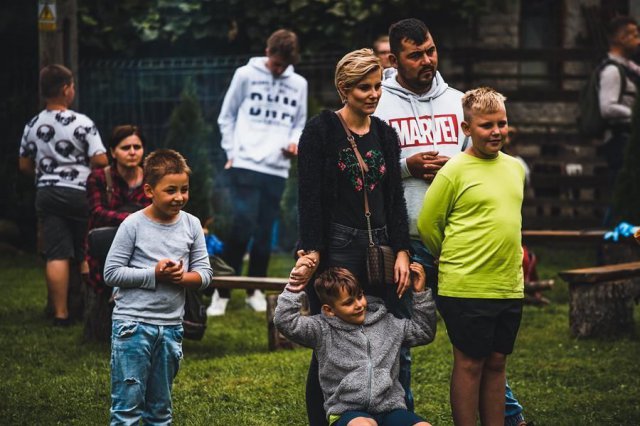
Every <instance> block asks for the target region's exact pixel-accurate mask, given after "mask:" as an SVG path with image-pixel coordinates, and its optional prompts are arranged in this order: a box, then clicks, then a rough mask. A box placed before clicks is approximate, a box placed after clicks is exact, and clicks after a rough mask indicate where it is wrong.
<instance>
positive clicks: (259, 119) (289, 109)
mask: <svg viewBox="0 0 640 426" xmlns="http://www.w3.org/2000/svg"><path fill="white" fill-rule="evenodd" d="M266 61H267V58H266V57H255V58H251V59H250V60H249V62H248V63H247V65H245V66H242V67H240V68H238V69H237V70H236V72H235V74H234V75H233V79H232V80H231V84H230V85H229V89H228V90H227V94H226V95H225V97H224V102H223V103H222V108H221V110H220V115H219V116H218V125H219V126H220V133H221V134H222V141H221V146H222V149H224V150H225V152H226V153H227V159H229V160H233V167H237V168H242V169H249V170H253V171H256V172H260V173H265V174H269V175H274V176H280V177H284V178H286V177H287V176H288V175H289V167H290V166H291V161H290V160H289V159H288V158H286V157H285V156H284V155H283V154H282V149H283V148H287V147H288V146H289V144H291V143H295V144H297V143H298V139H299V138H300V135H301V134H302V129H303V128H304V125H305V123H306V121H307V80H305V78H304V77H302V76H301V75H299V74H296V73H295V72H294V70H293V66H292V65H289V66H288V67H287V69H286V70H285V71H284V72H283V73H282V75H280V76H279V77H274V76H273V74H271V71H269V70H268V69H267V67H266V65H265V64H266Z"/></svg>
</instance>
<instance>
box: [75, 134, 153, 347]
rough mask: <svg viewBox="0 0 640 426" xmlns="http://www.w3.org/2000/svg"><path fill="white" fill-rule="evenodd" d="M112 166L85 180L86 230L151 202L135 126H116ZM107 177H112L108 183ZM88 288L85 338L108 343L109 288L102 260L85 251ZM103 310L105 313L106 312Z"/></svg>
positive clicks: (117, 220)
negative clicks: (144, 178)
mask: <svg viewBox="0 0 640 426" xmlns="http://www.w3.org/2000/svg"><path fill="white" fill-rule="evenodd" d="M109 153H110V154H111V155H110V156H111V164H110V165H109V166H107V167H105V168H103V169H94V170H93V171H92V172H91V174H90V175H89V178H88V180H87V197H88V199H89V211H90V215H89V227H88V229H89V230H91V229H94V228H99V227H103V226H118V225H120V223H122V221H123V220H124V219H125V218H126V217H127V216H129V214H131V213H133V212H135V211H137V210H140V209H141V208H143V207H146V206H148V205H149V204H150V203H151V200H149V199H148V198H147V197H146V196H145V195H144V191H143V189H142V167H141V166H140V164H141V163H142V156H143V154H144V138H143V136H142V134H141V133H140V130H139V129H138V127H136V126H133V125H123V126H116V127H115V128H114V129H113V133H112V135H111V139H110V141H109ZM107 174H108V175H109V176H111V182H110V183H109V182H108V179H107ZM86 260H87V263H88V264H89V276H88V277H87V280H86V281H87V284H88V285H89V287H90V288H89V289H88V291H87V293H88V298H87V299H88V300H87V302H88V303H87V309H86V313H85V320H86V322H85V337H86V338H88V339H96V340H104V341H107V340H108V338H109V337H110V335H111V324H110V321H109V320H108V319H110V314H111V309H110V308H109V306H108V305H109V304H108V300H109V298H110V296H111V288H110V287H106V286H105V284H104V281H103V278H102V268H103V265H102V260H98V259H94V258H92V257H91V256H90V255H89V254H88V251H87V255H86ZM105 309H106V312H105Z"/></svg>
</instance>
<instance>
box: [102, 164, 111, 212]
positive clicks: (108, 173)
mask: <svg viewBox="0 0 640 426" xmlns="http://www.w3.org/2000/svg"><path fill="white" fill-rule="evenodd" d="M102 170H104V179H105V181H106V183H107V203H109V204H111V199H112V198H113V179H111V166H104V169H102Z"/></svg>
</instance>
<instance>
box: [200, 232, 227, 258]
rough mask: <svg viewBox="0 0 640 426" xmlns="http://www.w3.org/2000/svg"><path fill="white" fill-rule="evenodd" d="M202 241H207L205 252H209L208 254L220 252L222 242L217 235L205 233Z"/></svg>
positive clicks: (222, 246)
mask: <svg viewBox="0 0 640 426" xmlns="http://www.w3.org/2000/svg"><path fill="white" fill-rule="evenodd" d="M204 241H205V242H206V243H207V253H209V256H215V255H216V254H220V253H222V249H223V248H224V243H223V242H222V241H220V239H219V238H218V237H216V236H215V235H213V234H207V235H205V236H204Z"/></svg>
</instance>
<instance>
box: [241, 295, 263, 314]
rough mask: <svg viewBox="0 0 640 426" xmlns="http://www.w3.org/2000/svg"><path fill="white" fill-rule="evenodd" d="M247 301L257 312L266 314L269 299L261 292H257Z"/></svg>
mask: <svg viewBox="0 0 640 426" xmlns="http://www.w3.org/2000/svg"><path fill="white" fill-rule="evenodd" d="M245 301H246V302H247V305H249V307H251V309H253V310H254V311H256V312H266V310H267V299H266V298H265V297H264V294H263V293H262V292H261V291H260V290H255V291H254V292H253V294H252V295H251V296H249V297H247V298H246V299H245Z"/></svg>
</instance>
